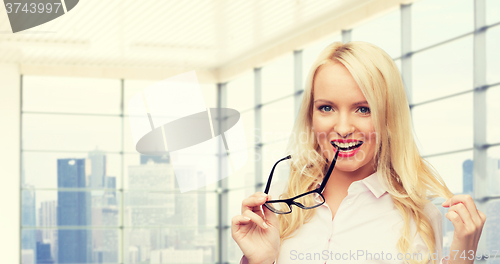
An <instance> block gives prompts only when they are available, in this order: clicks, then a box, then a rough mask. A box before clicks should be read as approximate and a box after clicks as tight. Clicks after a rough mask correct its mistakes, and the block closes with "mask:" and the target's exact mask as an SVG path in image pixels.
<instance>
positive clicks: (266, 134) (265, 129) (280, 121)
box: [262, 96, 295, 143]
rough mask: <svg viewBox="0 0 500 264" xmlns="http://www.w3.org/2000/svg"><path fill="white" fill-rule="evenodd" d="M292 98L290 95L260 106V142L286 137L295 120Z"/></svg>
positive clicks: (290, 131)
mask: <svg viewBox="0 0 500 264" xmlns="http://www.w3.org/2000/svg"><path fill="white" fill-rule="evenodd" d="M293 99H294V98H293V97H292V96H290V97H287V98H285V99H282V100H280V101H277V102H274V103H272V104H268V105H264V106H263V107H262V142H264V143H268V142H274V141H277V140H285V139H288V137H289V136H290V133H292V128H293V124H294V122H295V117H294V116H293V113H294V112H293V109H294V101H293Z"/></svg>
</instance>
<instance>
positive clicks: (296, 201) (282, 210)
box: [264, 149, 340, 214]
mask: <svg viewBox="0 0 500 264" xmlns="http://www.w3.org/2000/svg"><path fill="white" fill-rule="evenodd" d="M339 151H340V149H337V152H336V153H335V157H334V158H333V160H332V163H331V164H330V168H328V172H327V173H326V175H325V177H324V178H323V182H322V183H321V186H319V188H317V189H315V190H312V191H309V192H306V193H303V194H299V195H297V196H295V197H292V198H289V199H284V200H270V201H267V202H265V203H264V206H265V207H267V208H268V209H269V210H271V211H272V212H274V213H276V214H289V213H291V212H292V205H295V206H297V207H299V208H302V209H312V208H315V207H318V206H320V205H322V204H324V203H325V197H324V196H323V194H321V193H322V192H323V189H324V188H325V186H326V183H327V182H328V179H329V178H330V174H332V171H333V168H334V167H335V163H336V162H337V157H338V155H339ZM290 158H291V156H290V155H288V156H286V157H284V158H282V159H280V160H278V162H276V163H275V164H274V166H273V169H272V170H271V174H270V175H269V178H268V179H267V185H266V189H265V190H264V193H266V194H267V193H268V192H269V188H270V187H271V181H272V179H273V173H274V169H275V168H276V166H277V165H278V163H280V162H282V161H284V160H287V159H290Z"/></svg>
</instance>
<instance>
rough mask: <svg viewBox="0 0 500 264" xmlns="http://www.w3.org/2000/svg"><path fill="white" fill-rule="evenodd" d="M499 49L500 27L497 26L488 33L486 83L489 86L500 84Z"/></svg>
mask: <svg viewBox="0 0 500 264" xmlns="http://www.w3.org/2000/svg"><path fill="white" fill-rule="evenodd" d="M499 16H500V15H499ZM498 47H500V26H495V27H492V28H489V29H488V31H486V81H487V83H489V84H493V83H499V82H500V74H499V72H500V49H499V48H498Z"/></svg>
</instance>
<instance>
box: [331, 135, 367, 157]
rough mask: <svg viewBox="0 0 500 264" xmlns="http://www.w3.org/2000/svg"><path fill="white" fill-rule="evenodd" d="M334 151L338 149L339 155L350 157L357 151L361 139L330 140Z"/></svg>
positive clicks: (361, 143)
mask: <svg viewBox="0 0 500 264" xmlns="http://www.w3.org/2000/svg"><path fill="white" fill-rule="evenodd" d="M330 143H331V144H332V146H333V149H334V151H337V149H340V152H339V156H340V157H352V156H354V155H356V153H357V152H358V151H359V148H360V147H361V145H363V141H361V140H356V139H334V140H332V141H330Z"/></svg>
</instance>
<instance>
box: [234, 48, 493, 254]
mask: <svg viewBox="0 0 500 264" xmlns="http://www.w3.org/2000/svg"><path fill="white" fill-rule="evenodd" d="M304 138H307V139H308V140H306V141H305V142H304V140H303V139H304ZM301 139H302V141H301ZM339 148H340V152H339V155H338V158H337V162H336V164H335V168H334V169H333V172H331V176H330V178H329V181H328V182H327V184H326V185H325V188H324V191H323V192H322V194H323V197H324V199H325V201H326V202H325V203H324V204H322V205H321V206H319V207H316V208H314V209H309V210H305V209H300V208H297V207H295V208H294V209H293V212H291V213H289V214H278V215H276V214H274V213H273V212H271V211H270V210H269V209H268V208H267V207H265V206H262V205H263V204H264V203H265V202H266V201H269V200H271V198H270V197H269V196H268V195H266V194H264V193H255V194H253V195H252V196H250V197H249V198H247V199H245V200H244V201H243V203H242V214H241V215H237V216H235V217H233V219H232V225H231V230H232V237H233V239H234V240H235V241H236V242H237V243H238V245H239V247H240V248H241V250H242V251H243V253H244V255H245V256H244V257H243V258H242V262H248V263H251V264H253V263H273V262H275V261H276V263H278V264H281V263H330V262H338V261H340V262H345V263H352V262H354V263H373V262H380V263H405V262H406V263H439V262H440V261H441V262H443V263H446V262H448V263H473V262H474V252H475V251H476V249H477V244H478V241H479V237H480V235H481V231H482V228H483V225H484V222H485V221H486V216H485V215H484V214H483V213H482V212H481V211H479V210H477V209H476V207H475V204H474V202H473V200H472V199H471V197H470V196H468V195H455V196H454V195H453V194H452V193H451V192H450V191H449V189H448V188H447V187H446V185H445V184H444V182H443V180H442V179H441V178H440V177H439V175H438V174H437V173H436V172H435V171H434V170H433V168H432V166H430V165H429V164H427V163H426V162H425V160H423V159H422V157H421V156H420V154H419V152H418V149H417V146H416V144H415V140H414V138H413V133H412V128H411V120H410V109H409V107H408V101H407V99H406V94H405V91H404V86H403V82H402V80H401V77H400V74H399V71H398V69H397V67H396V65H395V64H394V62H393V61H392V59H391V58H390V57H389V56H388V55H387V53H385V52H384V51H383V50H381V49H380V48H378V47H376V46H374V45H372V44H369V43H365V42H349V43H346V44H342V43H340V42H335V43H333V44H331V45H329V46H328V47H327V48H325V49H324V50H323V51H322V52H321V54H320V55H319V57H318V58H317V59H316V61H315V62H314V64H313V66H312V69H311V71H310V72H309V75H308V77H307V80H306V89H305V92H304V96H303V100H302V104H301V109H300V112H299V116H298V118H297V121H296V122H295V126H294V133H292V137H291V139H290V142H289V147H288V152H289V153H290V154H291V168H290V169H291V170H290V176H289V180H288V183H287V186H286V187H287V188H285V189H282V188H278V187H276V186H274V185H273V186H272V187H271V189H270V193H271V194H272V193H273V187H274V192H275V193H276V194H274V195H278V196H280V197H274V199H284V198H290V197H294V196H297V195H299V194H302V193H305V192H307V191H311V190H314V189H316V188H317V187H318V186H319V184H320V183H321V182H322V180H323V177H324V175H325V173H326V169H327V168H329V166H330V163H331V162H332V160H333V158H334V155H335V153H336V151H337V150H338V149H339ZM282 190H284V192H282ZM280 194H281V195H280ZM437 196H440V197H443V198H445V199H447V200H446V201H445V202H444V203H443V204H442V206H444V207H449V211H448V213H446V217H447V218H448V219H449V220H450V221H452V223H453V225H454V227H455V233H454V238H453V242H452V244H451V248H450V252H453V253H452V254H451V257H450V256H447V257H445V258H444V259H442V227H441V217H442V216H441V213H440V212H439V210H438V209H437V207H436V206H435V205H433V204H432V203H430V201H429V199H430V198H435V197H437ZM261 208H262V209H261ZM454 250H458V253H459V254H455V253H454V252H455V251H454ZM471 250H472V252H471ZM398 253H399V254H398ZM414 253H415V254H414ZM419 254H420V255H419ZM422 256H423V257H422ZM461 256H462V257H461ZM464 256H466V257H464Z"/></svg>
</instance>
